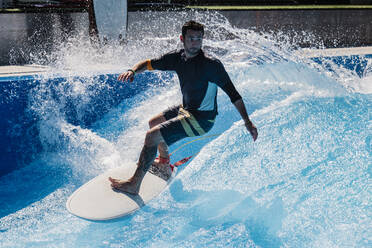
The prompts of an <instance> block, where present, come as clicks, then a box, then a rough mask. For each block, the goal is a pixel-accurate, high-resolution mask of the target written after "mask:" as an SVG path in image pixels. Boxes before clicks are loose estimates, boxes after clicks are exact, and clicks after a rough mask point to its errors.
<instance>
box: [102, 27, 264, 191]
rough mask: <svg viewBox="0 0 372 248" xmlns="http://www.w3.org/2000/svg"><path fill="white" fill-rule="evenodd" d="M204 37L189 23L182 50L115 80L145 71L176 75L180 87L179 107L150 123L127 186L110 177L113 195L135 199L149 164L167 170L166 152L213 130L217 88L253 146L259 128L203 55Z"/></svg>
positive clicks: (219, 69) (215, 63)
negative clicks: (114, 191)
mask: <svg viewBox="0 0 372 248" xmlns="http://www.w3.org/2000/svg"><path fill="white" fill-rule="evenodd" d="M203 36H204V26H203V25H202V24H200V23H197V22H195V21H188V22H186V23H185V24H184V25H183V27H182V35H181V36H180V40H181V42H182V44H183V49H181V50H178V51H173V52H170V53H167V54H165V55H163V56H161V57H159V58H155V59H149V60H143V61H141V62H139V63H137V64H136V65H134V66H133V68H132V69H129V70H128V71H126V72H124V73H122V74H120V75H119V77H118V80H119V81H124V82H125V81H133V79H134V76H135V74H137V73H141V72H143V71H145V70H162V71H175V72H176V73H177V75H178V78H179V81H180V86H181V92H182V104H180V105H178V106H174V107H171V108H169V109H167V110H165V111H164V112H162V113H160V114H158V115H156V116H154V117H153V118H152V119H151V120H150V121H149V126H150V129H149V130H148V131H147V133H146V137H145V142H144V146H143V148H142V151H141V153H140V157H139V160H138V163H137V169H136V172H135V173H134V175H133V176H132V177H131V178H130V179H129V180H127V181H123V180H119V179H114V178H111V177H109V180H110V181H111V187H112V188H113V189H115V190H119V191H122V192H125V193H130V194H138V192H139V189H140V186H141V182H142V180H143V178H144V176H145V174H146V173H147V171H148V170H149V168H150V166H151V165H152V164H155V165H156V166H158V167H159V168H168V169H169V170H170V165H169V153H168V146H170V145H171V144H173V143H175V142H176V141H179V140H181V139H183V138H186V137H193V136H201V135H204V134H205V133H207V132H208V131H209V130H210V129H211V128H212V127H213V124H214V120H215V117H216V115H217V114H218V111H217V89H218V87H219V88H221V89H222V90H223V91H224V92H225V93H226V94H227V95H228V96H229V98H230V100H231V102H232V104H233V105H234V106H235V108H236V109H237V110H238V112H239V114H240V115H241V117H242V119H243V120H244V123H245V127H246V128H247V130H248V131H249V132H250V134H251V135H252V138H253V140H254V141H256V139H257V136H258V132H257V128H256V127H255V125H254V124H253V123H252V122H251V120H250V119H249V117H248V114H247V111H246V108H245V105H244V102H243V99H242V97H241V95H240V94H239V93H238V91H237V90H236V88H235V86H234V84H233V83H232V81H231V79H230V77H229V75H228V74H227V72H226V70H225V68H224V66H223V64H222V63H221V61H219V60H218V59H216V58H212V57H210V56H208V55H206V54H205V53H204V52H203V50H202V49H201V48H202V43H203ZM157 151H159V157H158V158H156V155H157Z"/></svg>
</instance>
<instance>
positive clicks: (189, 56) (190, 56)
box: [184, 50, 201, 59]
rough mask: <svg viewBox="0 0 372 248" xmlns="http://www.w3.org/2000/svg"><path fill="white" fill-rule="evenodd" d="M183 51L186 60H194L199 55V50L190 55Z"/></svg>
mask: <svg viewBox="0 0 372 248" xmlns="http://www.w3.org/2000/svg"><path fill="white" fill-rule="evenodd" d="M184 51H185V57H186V59H192V58H195V57H196V56H198V55H199V53H200V52H201V50H199V51H198V52H197V53H194V54H190V53H188V52H187V51H186V50H184Z"/></svg>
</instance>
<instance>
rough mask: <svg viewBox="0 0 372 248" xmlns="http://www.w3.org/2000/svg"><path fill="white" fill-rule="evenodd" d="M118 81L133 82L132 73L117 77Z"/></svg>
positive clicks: (128, 72)
mask: <svg viewBox="0 0 372 248" xmlns="http://www.w3.org/2000/svg"><path fill="white" fill-rule="evenodd" d="M118 80H119V81H122V82H125V81H130V82H133V80H134V73H133V71H126V72H123V73H122V74H120V75H119V77H118Z"/></svg>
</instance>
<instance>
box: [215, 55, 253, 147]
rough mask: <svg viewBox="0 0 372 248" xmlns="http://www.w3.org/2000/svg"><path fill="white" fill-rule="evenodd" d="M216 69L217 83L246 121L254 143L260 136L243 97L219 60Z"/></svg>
mask: <svg viewBox="0 0 372 248" xmlns="http://www.w3.org/2000/svg"><path fill="white" fill-rule="evenodd" d="M216 69H217V70H216V71H217V73H216V74H214V75H215V76H216V82H218V83H217V84H218V85H219V86H220V87H221V88H222V90H223V91H225V93H226V94H227V95H228V96H229V98H230V100H231V102H232V103H233V104H234V106H235V108H236V109H237V110H238V112H239V114H240V116H241V117H242V119H243V120H244V124H245V127H246V128H247V130H248V131H249V133H250V134H251V135H252V138H253V141H256V139H257V136H258V133H257V128H256V126H255V125H254V124H253V123H252V122H251V120H250V119H249V117H248V114H247V110H246V108H245V105H244V102H243V99H242V97H241V95H240V94H239V92H238V91H237V90H236V88H235V86H234V84H233V83H232V81H231V79H230V77H229V74H227V72H226V70H225V68H224V66H223V64H222V63H221V61H219V60H217V64H216Z"/></svg>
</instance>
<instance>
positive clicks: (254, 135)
mask: <svg viewBox="0 0 372 248" xmlns="http://www.w3.org/2000/svg"><path fill="white" fill-rule="evenodd" d="M244 124H245V127H246V128H247V130H248V131H249V132H250V134H251V135H252V138H253V141H256V139H257V136H258V132H257V128H256V126H255V125H254V124H253V123H252V122H251V121H246V122H245V123H244Z"/></svg>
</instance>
